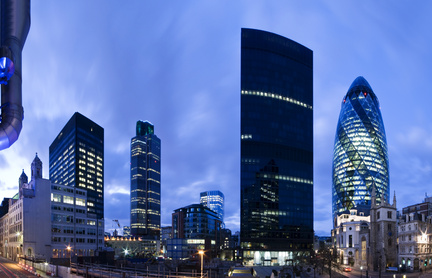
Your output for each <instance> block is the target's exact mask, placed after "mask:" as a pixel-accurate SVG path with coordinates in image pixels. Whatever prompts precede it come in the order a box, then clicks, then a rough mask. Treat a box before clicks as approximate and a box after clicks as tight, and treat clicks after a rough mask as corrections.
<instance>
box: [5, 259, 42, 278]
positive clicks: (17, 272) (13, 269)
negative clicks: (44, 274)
mask: <svg viewBox="0 0 432 278" xmlns="http://www.w3.org/2000/svg"><path fill="white" fill-rule="evenodd" d="M16 277H19V278H25V277H35V275H34V274H31V273H30V272H28V271H26V270H24V269H22V268H21V267H20V266H19V265H18V264H17V263H15V262H12V261H10V260H8V259H5V258H2V257H0V278H16Z"/></svg>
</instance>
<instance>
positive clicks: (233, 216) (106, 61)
mask: <svg viewBox="0 0 432 278" xmlns="http://www.w3.org/2000/svg"><path fill="white" fill-rule="evenodd" d="M431 12H432V2H429V1H426V0H423V1H416V3H415V5H413V3H412V1H407V0H400V1H372V0H366V1H346V0H340V1H338V0H332V1H297V0H294V1H264V0H263V1H251V0H244V1H230V0H210V1H187V0H186V1H177V0H172V1H169V0H167V1H142V0H135V1H132V0H131V1H113V0H93V1H84V0H74V1H57V0H45V1H32V11H31V16H32V19H31V20H32V22H31V28H30V33H29V35H28V38H27V42H26V44H25V47H24V51H23V106H24V112H25V119H24V122H23V125H24V126H23V130H22V132H21V135H20V138H19V140H18V141H17V142H16V143H15V144H14V145H13V146H12V147H11V148H9V149H7V150H3V151H1V152H0V198H1V199H2V198H4V197H11V196H13V195H14V194H15V193H16V192H17V190H18V178H19V176H20V174H21V171H22V169H24V170H25V171H26V172H27V174H29V173H30V163H31V162H32V160H33V158H34V156H35V153H36V152H37V153H38V155H39V157H40V158H41V160H42V162H43V163H44V170H43V172H44V177H46V178H48V165H49V160H48V147H49V145H50V144H51V142H52V141H53V140H54V138H55V136H56V135H57V134H58V133H59V131H60V130H61V128H62V127H63V126H64V125H65V124H66V122H67V121H68V119H69V118H70V117H71V116H72V114H73V113H74V112H76V111H79V112H80V113H82V114H84V115H85V116H87V117H89V118H91V119H92V120H94V121H95V122H96V123H98V124H99V125H101V126H102V127H103V128H104V129H105V217H106V218H105V220H106V225H105V227H106V229H107V231H110V230H112V229H113V221H112V220H113V219H117V220H119V222H120V224H121V225H122V226H123V225H129V190H130V182H129V160H130V158H129V156H130V154H129V152H130V139H131V138H132V137H133V136H134V132H135V123H136V121H137V120H148V121H150V122H152V123H153V124H154V125H155V133H156V134H157V135H158V136H159V138H161V140H162V224H163V225H164V226H166V225H170V224H171V213H172V212H173V210H174V209H177V208H179V207H183V206H186V205H189V204H192V203H197V202H199V193H200V192H201V191H206V190H220V191H222V192H223V193H224V194H225V201H226V204H225V214H226V215H225V222H226V226H227V227H228V228H230V229H231V230H232V231H233V232H235V231H238V230H239V221H240V217H239V215H240V190H239V186H240V185H239V183H240V29H241V28H242V27H246V28H256V29H261V30H266V31H270V32H274V33H277V34H280V35H282V36H285V37H288V38H290V39H292V40H295V41H297V42H299V43H300V44H303V45H304V46H306V47H308V48H310V49H312V50H313V55H314V86H313V87H314V171H315V174H314V188H315V191H314V205H315V207H314V218H315V220H314V226H315V227H314V228H315V231H316V233H317V234H318V235H329V234H330V229H331V227H332V222H331V164H332V153H333V142H334V135H335V132H336V124H337V120H338V115H339V111H340V104H341V101H342V98H343V97H344V95H345V93H346V91H347V90H348V88H349V86H350V85H351V83H352V81H353V80H354V79H355V78H356V77H357V76H359V75H362V76H364V77H365V78H366V79H367V81H368V82H369V84H370V85H371V87H372V89H373V90H374V92H375V94H376V95H377V97H378V99H379V101H380V104H381V111H382V115H383V119H384V124H385V128H386V132H387V143H388V149H389V159H390V190H391V192H392V196H391V198H392V197H393V192H394V191H396V195H397V198H398V209H401V208H402V207H403V206H407V205H411V204H414V203H418V202H421V201H422V200H423V198H424V196H425V193H430V194H431V195H432V192H431V190H430V187H431V184H432V182H431V181H432V123H431V118H432V117H431V116H432V115H431V114H432V112H431V110H430V106H431V103H432V96H431V95H432V94H431V86H430V83H431V76H432V71H431V68H430V65H431V64H432V51H431V49H432V32H431V31H430V26H431V25H432V19H431V17H430V14H431Z"/></svg>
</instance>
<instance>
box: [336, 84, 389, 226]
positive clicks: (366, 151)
mask: <svg viewBox="0 0 432 278" xmlns="http://www.w3.org/2000/svg"><path fill="white" fill-rule="evenodd" d="M332 181H333V182H332V196H333V200H332V204H333V208H332V209H333V218H334V217H336V215H338V214H339V213H341V212H344V211H346V210H349V209H351V208H357V209H359V210H362V211H364V212H365V213H367V214H368V213H369V209H370V204H371V194H372V189H373V187H375V190H376V196H377V203H380V202H381V201H382V200H384V201H386V202H388V199H389V191H390V184H389V162H388V154H387V140H386V135H385V130H384V123H383V120H382V116H381V111H380V106H379V102H378V98H377V97H376V95H375V93H374V92H373V91H372V88H371V87H370V85H369V83H368V82H367V81H366V79H364V78H363V77H362V76H359V77H357V78H356V79H355V80H354V82H353V83H352V84H351V87H350V88H349V89H348V92H347V94H346V95H345V97H344V98H343V100H342V107H341V111H340V115H339V121H338V124H337V129H336V136H335V143H334V151H333V169H332Z"/></svg>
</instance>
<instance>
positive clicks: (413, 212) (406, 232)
mask: <svg viewBox="0 0 432 278" xmlns="http://www.w3.org/2000/svg"><path fill="white" fill-rule="evenodd" d="M431 212H432V199H431V198H425V200H424V202H423V203H419V204H415V205H411V206H408V207H405V208H403V209H402V214H401V216H400V219H399V227H398V241H399V265H400V266H401V267H402V269H403V270H407V271H420V270H422V271H425V270H429V269H432V214H431Z"/></svg>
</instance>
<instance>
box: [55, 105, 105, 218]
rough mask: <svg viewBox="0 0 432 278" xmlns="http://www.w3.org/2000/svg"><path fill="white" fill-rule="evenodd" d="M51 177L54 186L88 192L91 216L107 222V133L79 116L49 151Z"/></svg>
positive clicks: (66, 127)
mask: <svg viewBox="0 0 432 278" xmlns="http://www.w3.org/2000/svg"><path fill="white" fill-rule="evenodd" d="M49 176H50V180H51V182H52V183H55V184H60V185H67V186H72V187H77V188H80V189H86V190H87V214H90V215H95V216H96V217H97V218H98V219H103V218H104V129H103V128H102V127H100V126H99V125H98V124H96V123H95V122H93V121H92V120H90V119H88V118H87V117H85V116H83V115H81V114H80V113H78V112H76V113H75V114H74V115H73V116H72V117H71V118H70V120H69V121H68V122H67V124H66V125H65V126H64V127H63V129H62V130H61V132H60V133H59V135H57V137H56V139H55V140H54V141H53V142H52V144H51V146H50V147H49ZM100 223H102V222H100Z"/></svg>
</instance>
